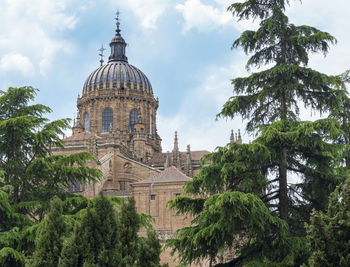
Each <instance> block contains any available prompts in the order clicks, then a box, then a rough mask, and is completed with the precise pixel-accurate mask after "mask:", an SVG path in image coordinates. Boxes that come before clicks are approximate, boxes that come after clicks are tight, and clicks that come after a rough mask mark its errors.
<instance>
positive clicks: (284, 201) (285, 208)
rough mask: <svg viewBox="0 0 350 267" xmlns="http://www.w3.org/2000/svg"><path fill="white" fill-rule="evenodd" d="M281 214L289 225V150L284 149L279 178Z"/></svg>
mask: <svg viewBox="0 0 350 267" xmlns="http://www.w3.org/2000/svg"><path fill="white" fill-rule="evenodd" d="M279 213H280V218H281V219H283V220H285V221H286V222H287V223H288V213H289V203H288V189H287V148H285V147H284V148H282V158H281V164H280V176H279Z"/></svg>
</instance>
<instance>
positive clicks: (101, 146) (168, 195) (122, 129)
mask: <svg viewBox="0 0 350 267" xmlns="http://www.w3.org/2000/svg"><path fill="white" fill-rule="evenodd" d="M120 32H121V31H120V28H119V21H118V18H117V29H116V34H115V36H114V37H113V39H112V41H111V42H110V49H111V50H110V56H109V58H108V62H107V63H106V64H104V62H103V60H102V59H101V61H100V62H101V65H100V66H99V67H98V68H97V69H96V70H94V71H93V72H92V73H91V74H90V75H89V76H88V78H87V79H86V81H85V83H84V86H83V90H82V94H81V96H80V95H79V96H78V99H77V108H78V113H77V117H76V119H75V120H74V126H73V128H72V135H71V136H69V137H67V138H65V139H64V146H65V149H64V150H58V149H56V150H54V151H53V152H54V153H60V154H72V153H77V152H84V151H87V152H90V153H91V154H92V155H94V156H95V157H96V158H97V159H98V163H97V164H94V165H93V167H97V168H99V169H101V170H102V172H103V177H102V179H101V180H100V181H99V182H97V183H91V184H85V185H82V184H74V185H73V184H72V185H71V186H70V188H69V190H70V191H72V192H76V193H79V194H82V195H84V196H86V197H88V198H93V197H95V196H97V195H98V193H99V192H100V191H103V192H104V193H105V195H115V196H122V197H127V196H130V195H134V196H135V200H136V206H137V210H138V211H139V212H143V213H147V214H150V215H152V216H153V217H154V218H155V228H156V230H157V232H158V234H159V237H160V238H161V240H165V239H167V238H168V237H170V236H171V235H172V234H173V233H174V231H176V230H177V229H179V228H182V227H183V226H185V225H188V224H189V222H190V221H189V219H188V218H185V217H184V216H176V215H175V212H174V211H169V210H167V209H166V203H167V202H168V201H169V200H171V199H173V198H174V197H176V196H177V195H179V194H181V193H182V188H183V186H184V184H185V183H186V182H187V181H190V180H191V177H193V176H194V175H195V174H196V173H197V172H198V171H199V169H200V163H199V161H200V158H201V157H202V156H204V155H206V154H208V153H209V152H208V151H206V150H201V151H191V149H190V146H189V145H188V146H187V151H184V152H181V151H180V150H179V147H178V137H177V133H176V132H175V138H174V147H173V151H171V152H166V153H163V152H162V147H161V138H160V137H159V135H158V134H157V109H158V105H159V102H158V99H156V98H155V97H154V95H153V89H152V86H151V83H150V81H149V80H148V78H147V77H146V75H145V74H144V73H143V72H142V71H141V70H139V69H138V68H136V67H134V66H133V65H131V64H129V63H128V58H127V56H126V53H125V48H126V42H125V40H124V39H123V37H122V36H121V33H120ZM238 138H240V135H239V137H238V136H236V138H234V136H233V133H232V134H231V141H238ZM168 257H169V254H168V253H167V252H166V253H164V254H163V255H162V261H163V262H168V263H169V266H174V263H173V262H171V261H170V260H169V258H168Z"/></svg>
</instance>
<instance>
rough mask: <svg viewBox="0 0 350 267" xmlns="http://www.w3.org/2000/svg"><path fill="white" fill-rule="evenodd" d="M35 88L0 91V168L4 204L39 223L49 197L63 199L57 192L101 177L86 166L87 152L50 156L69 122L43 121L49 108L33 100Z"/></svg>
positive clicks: (45, 119)
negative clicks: (6, 192)
mask: <svg viewBox="0 0 350 267" xmlns="http://www.w3.org/2000/svg"><path fill="white" fill-rule="evenodd" d="M36 92H37V89H34V88H32V87H28V86H25V87H20V88H14V87H10V88H8V90H7V91H0V158H1V162H0V168H2V169H3V170H4V171H5V180H4V184H10V185H11V186H12V187H13V190H12V191H11V194H10V203H12V204H15V205H16V209H17V210H19V211H21V212H22V213H25V214H27V215H28V216H30V217H31V219H32V220H37V221H40V220H42V219H43V218H44V215H45V214H46V213H47V211H48V202H49V200H50V199H52V198H53V197H54V196H60V197H61V198H64V197H65V196H66V193H65V192H64V191H63V190H62V188H68V185H69V183H71V182H77V181H79V182H81V183H84V182H86V181H88V180H96V179H97V178H98V177H99V176H100V175H101V172H100V171H99V170H97V169H92V168H89V167H87V166H86V162H87V161H88V160H95V159H94V158H93V157H92V156H91V155H90V154H89V153H79V154H74V155H70V156H64V155H59V156H52V155H51V152H50V150H51V148H52V147H59V148H63V143H62V140H61V138H60V136H62V135H63V131H64V130H65V129H67V128H68V127H69V120H68V119H62V120H57V121H52V122H49V120H48V119H47V118H45V117H44V115H45V114H46V113H48V112H51V109H50V108H49V107H47V106H44V105H41V104H33V105H30V104H29V103H30V102H31V101H33V100H34V97H35V95H36Z"/></svg>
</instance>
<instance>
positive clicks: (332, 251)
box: [307, 179, 350, 267]
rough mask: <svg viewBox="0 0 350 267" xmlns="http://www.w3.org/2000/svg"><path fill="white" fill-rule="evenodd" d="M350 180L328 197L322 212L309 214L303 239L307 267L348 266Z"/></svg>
mask: <svg viewBox="0 0 350 267" xmlns="http://www.w3.org/2000/svg"><path fill="white" fill-rule="evenodd" d="M349 211H350V179H347V180H346V181H345V182H344V183H343V184H341V185H339V186H338V187H337V189H336V190H335V191H334V192H333V193H332V194H331V195H330V198H329V204H328V209H327V210H326V212H322V211H316V210H314V211H313V212H312V216H311V220H310V223H309V224H308V225H307V238H308V240H309V242H310V246H311V251H312V255H311V257H310V259H309V266H312V267H313V266H349V265H350V213H349Z"/></svg>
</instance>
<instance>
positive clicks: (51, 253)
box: [32, 198, 65, 267]
mask: <svg viewBox="0 0 350 267" xmlns="http://www.w3.org/2000/svg"><path fill="white" fill-rule="evenodd" d="M64 233H65V223H64V219H63V216H62V201H61V200H60V199H58V198H54V199H53V200H52V201H51V203H50V211H49V213H48V214H47V217H46V218H45V220H43V222H42V223H41V226H40V228H39V229H38V231H37V239H36V246H35V252H34V257H33V263H32V266H33V267H34V266H35V267H36V266H38V267H39V266H48V267H56V266H57V264H58V259H59V257H60V254H61V250H62V246H63V235H64Z"/></svg>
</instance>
